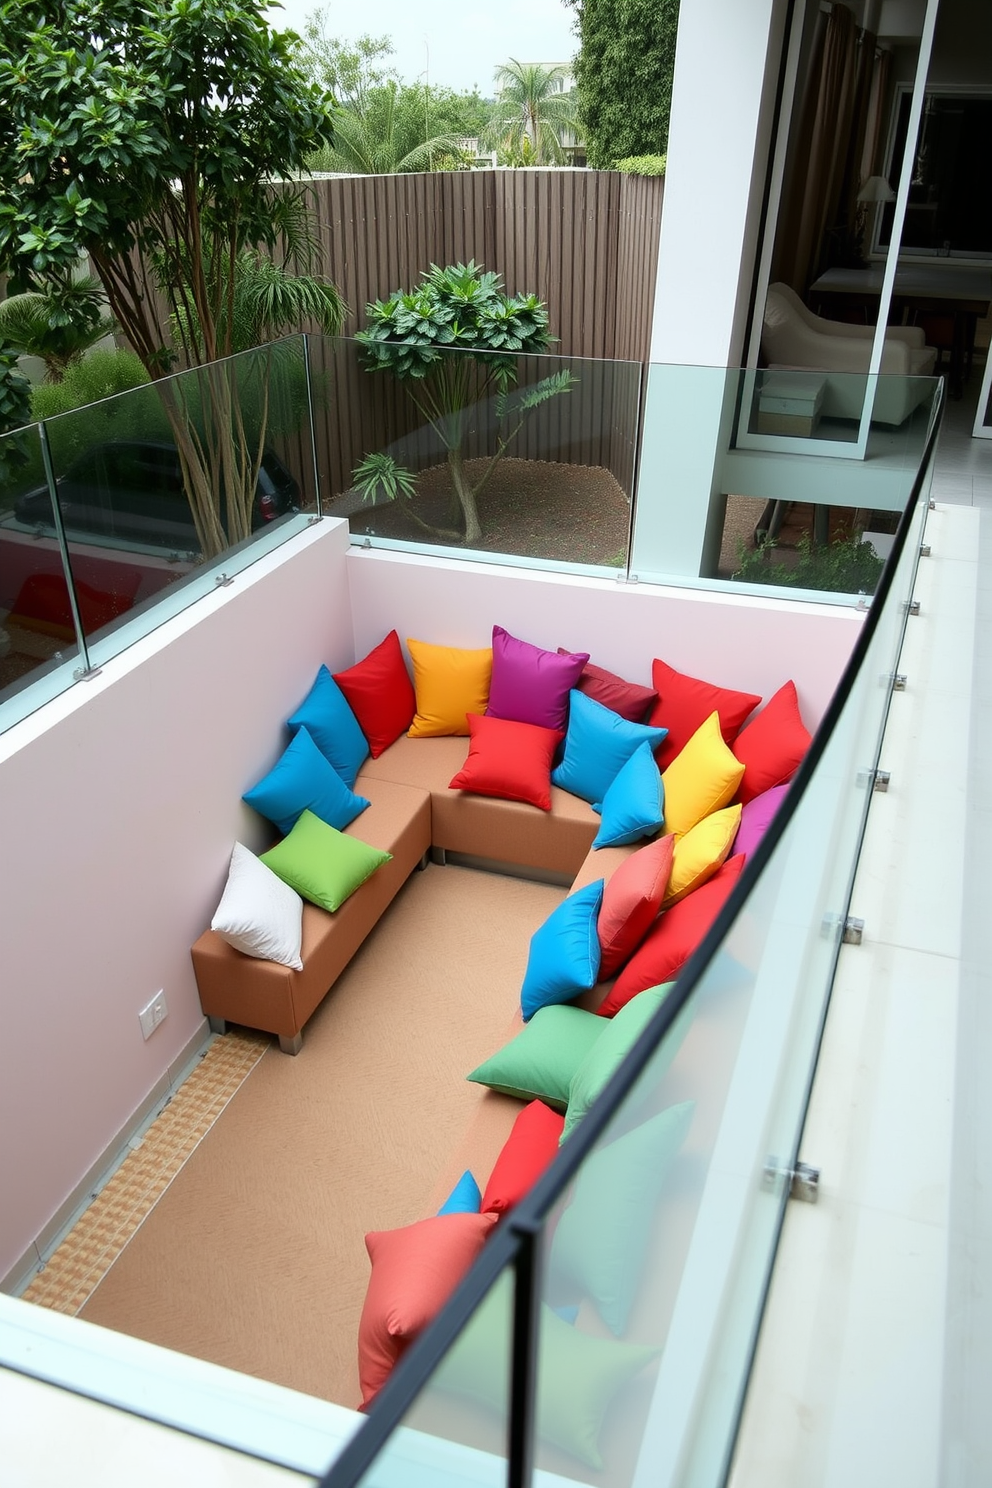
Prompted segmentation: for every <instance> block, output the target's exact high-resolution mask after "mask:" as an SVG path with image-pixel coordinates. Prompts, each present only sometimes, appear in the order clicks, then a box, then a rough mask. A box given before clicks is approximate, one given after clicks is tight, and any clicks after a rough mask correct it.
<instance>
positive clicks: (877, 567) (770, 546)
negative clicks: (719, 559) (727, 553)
mask: <svg viewBox="0 0 992 1488" xmlns="http://www.w3.org/2000/svg"><path fill="white" fill-rule="evenodd" d="M775 546H776V544H775V543H774V542H773V541H772V542H763V543H761V544H760V545H759V546H758V547H757V548H755V549H754V551H753V552H750V553H749V552H748V551H747V549H746V548H745V547H744V544H743V543H742V544H741V545H740V548H739V550H738V567H737V569H736V570H735V572H734V574H733V577H734V578H735V579H740V580H741V581H742V582H743V583H748V584H781V585H782V586H783V587H785V588H788V589H822V590H828V591H831V592H836V593H840V594H874V592H875V586H876V585H877V583H878V580H879V576H880V574H881V572H882V567H883V563H882V559H881V558H879V556H878V554H877V553H876V552H875V549H874V548H873V547H872V545H871V543H869V542H865V541H864V539H863V538H862V536H861V533H860V532H854V533H852V534H851V536H850V537H845V538H838V539H837V540H836V541H835V542H830V543H826V544H825V545H824V546H823V547H816V546H814V544H813V542H812V540H811V539H810V537H809V535H808V534H804V535H803V536H802V537H801V538H800V539H799V542H798V543H797V544H796V550H797V553H798V558H797V561H796V562H795V564H792V565H787V564H785V563H774V562H772V554H773V552H774V550H775Z"/></svg>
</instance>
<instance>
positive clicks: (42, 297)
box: [0, 274, 115, 382]
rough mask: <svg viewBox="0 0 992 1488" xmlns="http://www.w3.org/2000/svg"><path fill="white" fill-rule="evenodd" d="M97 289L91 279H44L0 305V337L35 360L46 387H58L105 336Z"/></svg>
mask: <svg viewBox="0 0 992 1488" xmlns="http://www.w3.org/2000/svg"><path fill="white" fill-rule="evenodd" d="M105 307H106V300H105V298H104V293H103V285H102V284H101V283H100V281H99V279H97V278H96V276H95V275H94V274H85V275H83V276H82V277H80V278H76V277H75V276H73V275H71V274H64V275H58V276H55V275H53V276H50V277H48V278H46V279H44V280H42V281H41V283H40V284H39V285H38V287H37V288H35V289H31V290H25V291H24V293H22V294H15V295H10V296H9V297H8V298H7V299H6V300H0V337H4V338H5V339H6V340H7V341H9V342H10V343H11V345H12V346H16V347H17V349H18V350H19V351H20V352H22V353H24V354H26V355H27V356H36V357H40V358H41V360H42V361H43V362H44V364H45V376H46V377H47V379H48V381H49V382H61V381H62V379H63V377H64V376H65V374H66V371H67V369H68V368H69V367H71V366H72V365H73V363H74V362H78V361H79V360H80V359H81V358H82V355H83V353H84V352H86V351H89V349H90V347H91V346H95V345H96V344H97V342H98V341H102V340H103V338H104V337H105V336H108V335H110V333H111V332H112V331H113V329H114V325H115V322H114V318H113V316H111V315H106V314H104V310H105Z"/></svg>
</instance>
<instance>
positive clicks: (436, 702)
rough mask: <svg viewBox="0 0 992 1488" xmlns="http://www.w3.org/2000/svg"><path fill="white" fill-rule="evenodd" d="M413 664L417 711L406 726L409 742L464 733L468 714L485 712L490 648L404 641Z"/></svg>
mask: <svg viewBox="0 0 992 1488" xmlns="http://www.w3.org/2000/svg"><path fill="white" fill-rule="evenodd" d="M406 644H407V647H408V648H409V651H410V659H411V661H412V662H413V686H414V690H415V691H416V694H417V711H416V714H415V715H414V719H413V722H412V723H411V725H410V729H409V737H410V738H411V739H433V738H437V737H438V735H440V734H467V733H468V719H467V716H466V715H467V714H469V713H485V711H486V704H487V703H488V702H489V680H490V678H491V676H492V670H493V653H492V648H491V647H489V646H487V647H486V649H485V650H484V651H463V650H460V649H459V648H458V647H457V646H432V645H431V644H430V643H429V642H428V641H414V640H411V639H410V638H409V637H408V638H407V643H406Z"/></svg>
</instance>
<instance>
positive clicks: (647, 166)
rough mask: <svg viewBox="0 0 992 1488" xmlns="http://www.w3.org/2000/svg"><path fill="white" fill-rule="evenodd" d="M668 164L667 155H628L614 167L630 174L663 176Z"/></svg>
mask: <svg viewBox="0 0 992 1488" xmlns="http://www.w3.org/2000/svg"><path fill="white" fill-rule="evenodd" d="M667 165H668V156H667V155H627V156H626V157H625V158H624V159H623V160H618V161H617V162H616V164H615V165H614V167H613V169H614V170H618V171H623V172H624V174H625V175H628V176H663V175H664V174H665V168H666V166H667Z"/></svg>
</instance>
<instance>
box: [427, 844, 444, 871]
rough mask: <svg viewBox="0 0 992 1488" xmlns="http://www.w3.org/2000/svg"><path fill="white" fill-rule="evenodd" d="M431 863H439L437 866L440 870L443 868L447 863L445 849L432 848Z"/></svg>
mask: <svg viewBox="0 0 992 1488" xmlns="http://www.w3.org/2000/svg"><path fill="white" fill-rule="evenodd" d="M431 862H432V863H437V865H438V867H439V868H443V867H444V865H445V862H446V858H445V855H444V848H443V847H432V848H431Z"/></svg>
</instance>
